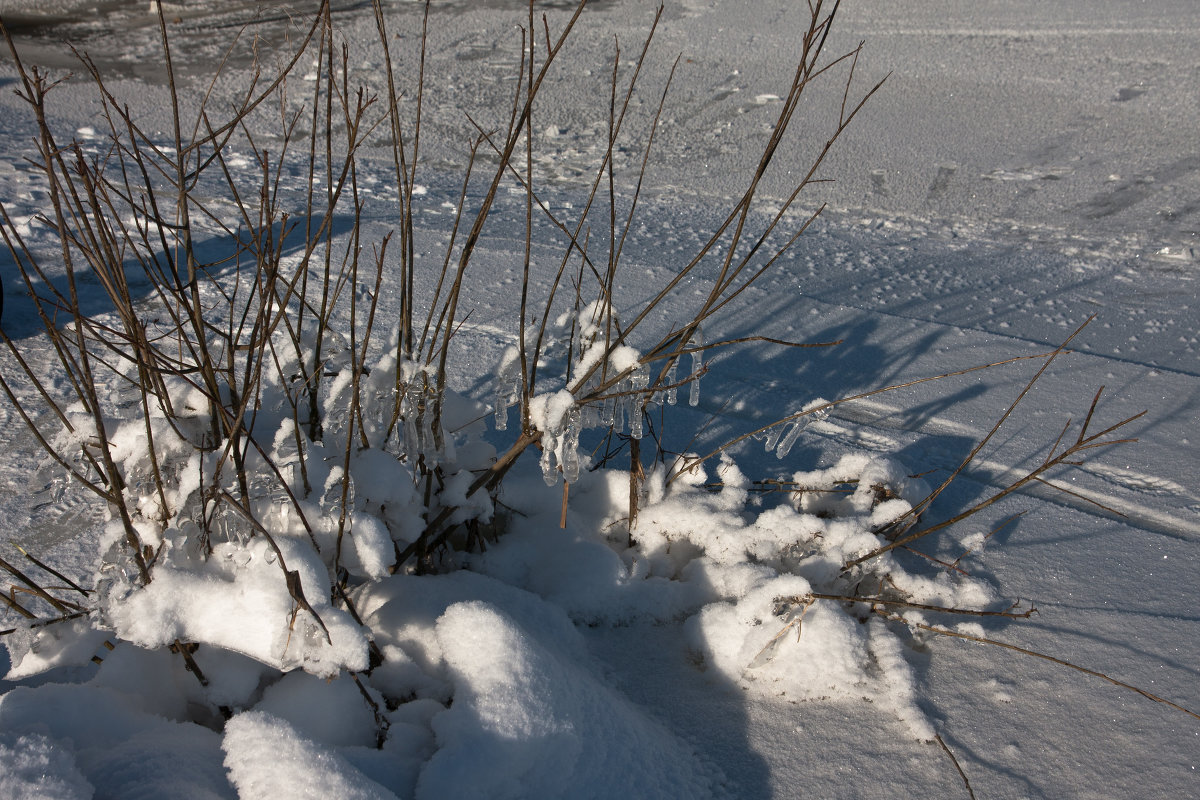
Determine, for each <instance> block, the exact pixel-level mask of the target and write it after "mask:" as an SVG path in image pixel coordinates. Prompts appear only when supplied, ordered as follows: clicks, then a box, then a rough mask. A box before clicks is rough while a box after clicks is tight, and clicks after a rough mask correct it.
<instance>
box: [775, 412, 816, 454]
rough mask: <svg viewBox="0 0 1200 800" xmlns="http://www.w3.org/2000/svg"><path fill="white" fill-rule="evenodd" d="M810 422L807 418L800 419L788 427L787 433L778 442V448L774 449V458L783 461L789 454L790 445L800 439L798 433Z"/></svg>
mask: <svg viewBox="0 0 1200 800" xmlns="http://www.w3.org/2000/svg"><path fill="white" fill-rule="evenodd" d="M811 421H812V420H810V419H809V418H808V417H801V418H800V419H798V420H795V421H794V422H792V424H791V425H790V426H788V431H787V433H786V434H785V435H784V436H783V438H782V439H780V440H779V447H777V448H776V449H775V457H776V458H779V459H783V458H785V457H786V456H787V454H788V453H790V452H791V450H792V445H794V444H795V443H796V440H797V439H799V438H800V432H801V431H803V430H804V429H805V428H807V427H808V423H809V422H811Z"/></svg>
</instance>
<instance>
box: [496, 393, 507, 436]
mask: <svg viewBox="0 0 1200 800" xmlns="http://www.w3.org/2000/svg"><path fill="white" fill-rule="evenodd" d="M495 406H496V430H498V431H506V430H508V393H507V392H505V391H504V388H503V387H501V386H500V383H499V381H497V382H496V400H495Z"/></svg>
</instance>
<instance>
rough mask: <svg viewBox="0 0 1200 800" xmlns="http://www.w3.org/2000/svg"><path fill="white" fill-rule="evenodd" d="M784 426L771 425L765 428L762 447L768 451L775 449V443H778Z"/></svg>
mask: <svg viewBox="0 0 1200 800" xmlns="http://www.w3.org/2000/svg"><path fill="white" fill-rule="evenodd" d="M785 427H786V426H784V425H773V426H772V427H770V428H769V429H768V430H767V432H766V438H765V440H764V441H763V447H764V448H765V449H766V451H767V452H768V453H770V452H771V451H773V450H774V449H775V445H777V444H779V436H780V435H781V434H782V433H783V429H784V428H785Z"/></svg>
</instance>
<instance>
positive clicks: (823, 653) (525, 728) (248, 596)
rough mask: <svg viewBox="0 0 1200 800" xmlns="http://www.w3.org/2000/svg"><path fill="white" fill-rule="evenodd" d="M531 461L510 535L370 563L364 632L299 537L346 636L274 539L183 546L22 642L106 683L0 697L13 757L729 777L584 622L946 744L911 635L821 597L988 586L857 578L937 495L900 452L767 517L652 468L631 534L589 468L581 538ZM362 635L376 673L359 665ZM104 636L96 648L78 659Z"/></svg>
mask: <svg viewBox="0 0 1200 800" xmlns="http://www.w3.org/2000/svg"><path fill="white" fill-rule="evenodd" d="M314 447H315V445H314ZM360 474H362V475H364V476H367V475H369V474H370V472H369V471H362V472H361V473H360ZM540 477H541V476H540V475H538V474H537V472H536V471H535V469H529V470H527V471H526V472H524V473H523V472H520V471H517V472H513V473H511V474H510V475H509V477H508V479H507V480H506V483H505V489H504V495H503V497H502V498H501V499H502V501H503V504H504V506H506V507H508V508H511V509H513V512H514V513H513V514H512V516H511V518H510V519H509V526H508V530H507V531H506V532H505V533H504V535H503V536H501V538H500V540H499V541H498V542H497V543H495V544H494V545H492V546H490V547H489V548H488V550H487V551H486V552H485V553H480V554H475V555H472V556H468V557H465V558H464V559H463V565H464V566H465V567H466V569H459V570H457V571H453V572H450V573H447V574H442V575H427V576H417V575H406V574H397V575H394V576H386V577H377V578H375V579H373V580H367V579H366V576H365V575H364V576H363V577H362V578H360V579H359V581H358V586H357V588H355V589H353V590H352V591H351V592H350V600H351V601H352V603H353V605H354V608H355V610H356V613H357V615H358V617H359V618H360V619H361V620H362V623H363V624H362V626H359V625H358V624H357V623H356V622H355V621H354V620H353V618H352V617H351V615H350V613H349V612H348V611H347V610H346V609H345V608H342V607H339V606H340V604H338V605H334V604H332V603H330V601H329V599H328V598H329V596H330V595H329V583H328V581H329V578H328V573H327V571H326V567H327V565H326V564H324V563H323V562H321V560H320V559H316V560H314V557H313V556H312V551H311V550H309V549H306V547H305V546H304V543H305V541H306V538H305V537H302V536H292V535H280V536H278V537H277V541H278V546H279V547H280V548H281V549H280V551H279V553H280V554H282V555H283V556H284V558H285V560H286V562H287V565H288V570H294V571H296V572H297V574H299V575H301V576H302V578H301V580H302V583H303V585H304V587H305V589H304V591H305V594H306V596H307V597H308V598H309V601H310V602H311V603H312V609H313V610H314V611H316V612H317V615H319V616H320V618H321V620H322V622H323V623H324V625H325V626H326V628H325V629H327V630H328V631H329V636H330V640H331V641H332V644H330V642H329V641H327V640H326V639H325V637H324V633H323V632H320V631H321V629H319V628H318V627H317V626H316V624H315V621H314V618H313V617H312V615H311V613H310V612H309V611H306V610H303V609H300V608H298V606H297V604H296V601H295V598H294V597H292V596H291V595H290V594H289V591H288V588H287V586H286V583H285V581H284V580H283V579H282V573H281V570H280V565H279V564H278V563H275V562H274V561H273V560H272V559H271V557H270V556H271V554H273V553H275V551H274V550H270V549H269V548H268V547H267V543H266V540H265V538H263V537H261V536H258V537H252V538H250V539H249V540H248V541H247V542H245V543H244V544H240V545H239V544H237V543H235V542H226V543H219V544H217V545H215V546H214V550H213V554H212V556H210V557H209V558H208V559H207V560H205V561H204V562H203V568H202V569H201V568H189V563H190V562H189V561H188V559H187V558H185V557H184V556H185V554H184V552H183V551H182V550H179V551H177V552H175V554H174V555H175V556H176V558H173V559H168V560H167V561H166V562H164V563H163V564H160V565H159V566H158V567H157V568H156V570H155V580H154V581H153V582H152V583H151V584H150V585H148V586H145V587H141V588H139V589H136V590H134V591H132V592H130V593H128V594H127V595H126V596H124V597H123V598H122V599H121V601H120V602H116V603H110V604H109V606H108V607H107V614H106V616H105V621H106V623H107V625H108V626H110V628H111V630H110V631H107V632H106V631H100V632H99V633H98V632H97V629H94V628H93V627H92V625H89V624H85V623H82V622H76V623H74V624H71V625H58V626H52V627H51V628H49V629H47V630H43V631H40V632H38V633H37V634H36V635H33V634H32V633H31V634H30V635H28V636H26V644H27V645H28V646H29V649H28V652H26V653H23V654H22V653H15V654H14V662H15V666H14V668H13V671H12V674H11V677H12V678H17V677H23V678H28V677H30V676H33V675H36V674H37V673H39V672H43V671H45V670H47V669H53V670H57V671H59V673H61V672H62V670H64V669H71V668H74V669H76V670H78V671H81V672H83V673H84V677H85V678H87V677H90V679H89V680H88V682H87V683H86V684H83V685H67V686H54V685H48V686H43V687H40V688H20V689H17V690H15V691H13V692H10V693H9V694H8V695H5V696H4V697H3V698H0V726H2V727H3V730H5V731H6V736H7V737H8V738H7V739H5V740H3V741H0V747H2V748H3V749H0V754H3V759H4V762H5V763H6V765H7V764H11V765H12V766H11V768H9V771H10V772H11V773H12V774H13V775H16V776H20V775H23V774H25V772H22V770H23V769H24V767H22V766H21V765H23V764H33V763H41V761H44V762H45V763H48V764H49V763H53V764H55V765H60V766H61V769H60V768H59V767H58V766H56V767H55V774H56V775H58V776H59V777H60V778H61V779H62V780H63V781H65V783H63V787H64V788H63V792H65V794H63V796H64V797H74V796H89V793H90V787H94V789H95V792H96V794H98V795H105V794H110V795H111V794H119V795H121V796H136V795H133V794H127V793H124V792H126V791H127V790H129V787H130V786H132V785H134V783H137V782H136V781H133V778H132V777H131V775H132V774H133V772H135V771H136V772H137V774H138V781H140V783H137V785H138V786H141V787H143V788H145V787H150V788H152V789H153V790H154V791H166V790H165V789H164V787H166V786H169V785H173V784H174V783H177V782H179V780H180V778H179V776H180V775H183V774H186V775H189V776H192V777H190V778H189V779H188V787H187V791H188V792H189V793H190V794H189V795H188V796H194V797H231V796H235V795H236V796H240V797H268V796H273V797H278V796H281V795H288V796H297V797H310V796H311V797H317V796H323V797H324V796H339V797H363V798H374V797H416V798H426V797H428V798H433V797H451V796H453V797H488V798H504V797H513V798H517V797H547V798H553V797H587V796H593V797H619V796H651V795H652V796H656V797H660V796H661V797H681V798H682V797H688V798H692V797H709V796H721V795H723V794H724V793H725V788H724V781H723V778H722V777H721V776H720V773H719V771H718V770H716V769H715V768H713V767H711V766H710V765H707V764H705V763H704V762H703V761H702V760H701V759H700V758H699V757H698V756H697V755H696V754H695V752H694V751H693V750H692V748H691V747H690V746H689V745H688V744H687V743H685V742H683V741H681V740H680V739H679V738H677V737H676V736H675V735H674V734H673V733H671V732H670V731H668V730H667V729H666V728H664V727H663V726H662V725H661V724H660V723H658V722H657V721H655V720H652V719H650V718H649V717H647V716H646V715H645V714H644V712H642V711H641V710H640V709H639V708H638V707H636V706H634V705H633V704H632V703H630V702H629V701H628V700H626V699H625V698H624V697H623V696H622V695H621V694H620V693H619V692H617V691H616V690H615V689H613V688H612V687H611V686H609V685H608V684H607V683H606V681H605V679H604V678H603V676H602V675H601V674H600V672H599V671H598V670H597V669H596V667H595V665H594V662H593V659H592V657H591V656H590V654H589V653H588V650H587V647H586V645H585V644H584V641H583V639H582V637H581V636H580V634H579V632H578V631H577V629H576V627H575V626H576V624H579V623H586V624H590V625H619V624H623V623H627V622H631V621H636V620H653V621H661V622H672V623H682V624H683V625H684V630H685V634H686V637H685V638H686V641H687V644H688V647H689V648H690V649H691V651H692V653H691V658H692V659H693V660H695V661H696V662H698V663H699V664H700V666H701V667H702V668H703V669H706V670H710V671H712V672H713V673H715V674H717V675H720V676H722V677H724V678H725V679H727V680H728V681H729V682H731V683H733V684H734V685H739V686H742V687H743V688H745V689H747V690H750V691H754V692H759V693H762V694H766V695H778V696H783V697H786V698H788V699H790V700H810V701H811V700H831V701H847V700H856V699H859V698H868V699H870V700H872V701H873V702H876V703H877V704H879V705H880V707H882V708H885V709H888V710H889V711H890V712H891V713H892V714H893V715H894V716H895V718H896V719H897V721H898V722H900V723H901V724H903V725H904V726H905V727H906V728H907V729H908V732H909V734H910V735H912V736H913V737H915V738H917V739H922V740H924V739H930V738H932V737H933V736H934V735H935V731H934V728H933V726H932V724H931V723H930V721H929V720H928V719H927V718H926V717H925V716H924V714H923V713H922V712H921V711H920V709H919V708H918V706H917V703H916V701H915V696H916V687H915V684H914V680H913V676H912V674H911V670H910V669H909V666H908V663H907V660H906V657H905V650H906V644H905V641H904V639H905V637H906V635H907V634H905V633H904V632H903V631H902V630H900V629H899V626H894V625H893V623H888V622H885V621H884V620H882V619H881V618H879V617H877V616H871V615H870V614H869V613H868V611H867V610H866V607H865V606H864V605H863V604H846V603H841V602H834V601H829V600H820V599H816V598H814V597H813V596H812V594H813V593H814V592H817V593H825V594H835V595H837V594H844V595H849V594H853V593H854V592H855V591H856V589H855V586H857V585H859V584H860V583H862V584H866V583H869V582H871V581H874V582H875V583H876V584H878V583H879V581H880V580H882V579H883V577H884V576H886V578H887V581H888V583H889V585H890V586H891V587H893V588H892V591H894V592H895V593H897V595H898V596H900V595H903V596H905V597H909V598H911V599H914V600H917V601H918V602H925V603H935V604H941V605H961V606H965V605H971V606H973V607H981V606H984V605H986V604H988V603H991V602H993V601H994V598H993V597H992V595H991V592H990V590H989V589H988V587H986V586H985V585H983V584H980V583H978V582H973V581H970V580H967V579H965V578H961V577H959V578H951V577H949V576H948V575H946V574H939V575H932V576H931V575H929V574H925V573H919V574H918V573H910V572H908V571H906V570H905V569H904V568H903V567H902V566H901V565H900V564H899V563H897V562H896V561H895V560H894V559H892V558H891V556H890V555H884V556H882V557H880V558H878V559H875V560H873V561H872V562H870V571H869V572H864V571H862V570H856V571H851V572H850V573H848V574H846V575H844V576H843V574H842V566H843V564H844V563H845V562H846V561H847V560H849V559H852V558H854V557H856V556H858V555H861V554H863V553H865V552H868V551H870V550H873V549H874V548H876V547H878V546H879V545H880V544H881V543H882V542H883V540H882V539H881V537H880V536H878V535H877V534H876V532H875V531H877V530H878V529H879V528H880V527H881V526H883V525H885V524H887V523H888V522H890V521H892V520H894V519H897V518H899V517H900V516H901V515H903V514H904V513H905V512H906V511H907V510H908V509H909V508H911V504H912V503H913V502H914V500H915V499H916V498H917V497H919V496H920V495H921V493H922V492H923V491H924V489H923V487H922V486H921V485H919V483H917V482H914V481H911V480H910V479H908V478H907V477H906V475H905V471H904V470H903V469H902V468H901V467H900V466H899V465H897V464H895V463H894V462H891V461H888V460H886V459H881V458H877V457H876V458H866V457H860V456H853V457H848V458H846V459H843V460H842V462H840V463H839V464H838V465H836V466H835V467H834V468H832V469H831V470H825V471H821V472H818V473H805V474H798V475H796V476H794V478H795V480H794V482H795V484H796V485H798V486H800V487H802V491H799V492H797V493H795V494H793V495H791V496H790V498H789V499H788V500H785V501H784V502H782V503H780V504H778V505H775V506H772V507H765V508H764V507H762V505H761V504H759V503H757V502H756V500H755V499H754V498H753V497H752V495H751V493H750V491H749V489H750V486H749V482H748V481H747V480H746V479H745V477H744V476H743V475H742V474H741V472H740V471H739V470H738V468H737V467H736V465H734V464H733V463H732V461H729V460H724V461H722V462H721V464H720V465H719V466H718V467H717V477H718V478H719V479H720V484H721V488H720V489H719V490H718V491H713V490H711V489H710V488H709V487H708V486H707V481H708V478H707V476H706V475H705V474H704V473H703V470H700V469H697V470H696V471H694V472H685V473H682V474H679V475H676V476H674V478H673V479H671V476H670V475H669V474H668V473H667V472H666V471H665V470H664V469H661V468H660V469H658V470H656V471H654V472H652V473H651V474H650V475H649V476H647V478H646V481H645V485H644V486H643V487H642V489H643V491H642V501H641V502H642V505H641V508H640V510H639V516H638V524H637V526H636V527H635V528H634V530H633V538H632V544H630V538H629V533H628V529H627V523H626V519H627V516H628V497H629V483H628V481H629V476H628V474H625V473H621V472H617V471H612V470H598V471H595V472H585V473H583V474H581V476H580V479H579V481H578V482H577V484H576V486H575V487H574V488H573V491H572V494H571V496H570V500H571V502H570V504H569V507H568V513H567V525H566V529H565V530H564V529H561V528H560V527H559V515H560V512H561V506H560V500H561V495H560V493H559V491H557V490H554V489H551V488H548V487H546V486H545V484H544V483H543V481H542V480H541V479H540ZM330 481H331V482H340V480H339V479H337V478H336V476H333V477H331V478H330ZM359 483H360V485H362V486H368V485H369V479H368V480H364V481H360V482H359ZM835 488H837V489H839V490H840V492H839V493H837V494H834V493H832V492H831V491H830V490H832V489H835ZM375 491H383V489H378V490H375ZM373 493H374V492H373ZM777 496H778V495H777ZM818 515H819V516H818ZM356 530H357V528H356ZM227 551H228V552H227ZM247 556H249V557H248V558H247ZM310 562H311V563H310ZM913 618H916V617H913ZM864 621H867V622H869V624H865V625H864V624H862V623H863V622H864ZM104 635H108V636H109V637H110V638H111V639H116V640H117V643H116V646H115V649H114V650H113V651H112V652H108V651H107V650H105V649H102V648H100V647H99V644H100V641H99V638H98V637H103V636H104ZM368 640H370V641H372V642H373V643H374V647H375V648H376V649H377V650H378V653H379V654H380V655H381V656H382V663H375V664H369V663H368V657H367V642H368ZM180 641H200V642H202V644H200V646H198V647H194V648H193V649H192V650H191V651H190V652H191V658H192V659H193V660H194V662H195V663H196V664H197V665H198V667H199V668H200V669H201V670H202V671H203V672H204V675H205V679H206V683H205V684H204V685H202V684H201V682H200V681H198V680H197V679H196V675H194V674H189V671H188V667H187V666H186V664H185V661H184V659H182V658H181V657H180V656H179V655H178V654H175V653H171V652H168V649H167V647H166V646H169V645H175V646H176V647H178V644H177V642H180ZM95 652H100V653H101V654H102V655H103V656H104V660H103V663H102V664H101V665H100V666H99V667H98V668H95V667H90V666H86V665H87V663H88V659H89V658H90V656H91V654H92V653H95ZM678 658H679V659H680V661H681V662H683V661H686V660H687V659H688V658H689V654H688V653H685V652H682V651H681V652H679V653H678ZM310 673H311V674H310ZM76 677H78V675H77V676H76ZM224 718H228V721H225V719H224ZM114 720H115V722H114ZM214 730H216V731H220V732H219V733H214ZM37 737H43V738H37ZM134 752H139V753H140V754H141V755H140V756H139V759H138V761H137V767H134V766H131V764H133V763H134V762H132V761H130V760H129V757H130V754H132V753H134ZM184 753H186V754H187V759H189V763H188V765H187V768H186V769H187V770H189V771H185V772H180V770H181V769H183V768H182V767H180V766H178V764H177V762H178V761H179V759H181V758H184ZM39 759H40V761H39ZM26 772H27V770H26ZM13 780H14V781H18V780H22V779H21V778H19V777H18V778H14V779H13ZM14 785H15V786H16V787H17V788H16V789H14V793H15V794H14V796H18V797H19V796H21V794H20V792H23V791H24V792H26V794H28V792H27V791H26V789H25V788H23V786H22V784H20V783H14ZM43 788H44V789H45V790H46V791H50V788H49V784H47V785H46V787H43ZM172 791H174V790H172ZM71 792H75V794H71ZM168 793H170V792H168ZM176 794H177V793H176Z"/></svg>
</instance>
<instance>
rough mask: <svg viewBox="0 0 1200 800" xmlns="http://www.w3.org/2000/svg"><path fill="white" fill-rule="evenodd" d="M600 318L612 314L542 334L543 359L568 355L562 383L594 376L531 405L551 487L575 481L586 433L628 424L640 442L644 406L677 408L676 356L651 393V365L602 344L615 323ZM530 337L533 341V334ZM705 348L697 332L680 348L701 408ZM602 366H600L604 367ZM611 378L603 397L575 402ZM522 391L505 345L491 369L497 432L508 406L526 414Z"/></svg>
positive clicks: (512, 353)
mask: <svg viewBox="0 0 1200 800" xmlns="http://www.w3.org/2000/svg"><path fill="white" fill-rule="evenodd" d="M605 314H611V311H610V310H608V309H605V308H604V307H602V306H600V305H598V304H593V305H591V306H588V307H586V308H584V309H581V310H580V311H578V312H575V313H568V314H564V315H563V316H562V317H560V318H559V319H558V320H557V321H556V323H555V325H554V326H553V328H551V329H548V330H547V334H546V337H545V342H546V344H545V346H544V351H543V357H542V359H541V361H542V362H549V361H551V360H552V359H553V358H554V357H555V356H556V355H564V354H566V355H567V359H566V360H567V362H568V363H569V364H570V370H569V372H568V371H567V370H564V372H567V378H566V380H567V381H570V379H571V378H570V376H571V375H583V374H588V373H590V374H591V377H590V378H588V379H587V380H586V381H585V382H584V384H583V386H582V387H580V388H579V389H578V390H577V393H576V394H573V393H572V392H571V391H569V390H568V389H565V388H564V389H560V390H558V391H556V392H549V393H545V394H539V395H535V396H534V397H532V398H531V399H530V400H529V409H528V411H529V419H530V422H531V424H532V425H533V426H534V427H535V428H537V429H538V430H540V431H541V432H542V440H541V445H542V457H541V468H542V478H543V479H544V480H545V481H546V485H547V486H554V485H556V484H557V483H558V477H559V474H560V473H561V474H562V476H563V479H564V480H565V481H566V482H567V483H574V482H575V481H576V480H577V479H578V478H579V472H580V469H581V468H582V466H583V465H582V464H581V462H580V457H579V435H580V433H582V432H583V431H584V430H587V429H589V428H600V429H602V430H612V431H613V432H615V433H618V434H626V426H628V433H627V435H628V436H629V437H630V438H632V439H641V438H642V435H643V433H644V416H645V415H644V409H645V406H646V404H647V403H649V402H652V401H654V399H655V398H656V397H658V396H660V395H661V396H662V397H663V400H664V402H665V403H666V404H667V405H675V404H676V403H677V402H678V398H679V391H678V390H679V383H680V380H679V377H678V365H679V360H680V358H681V356H674V357H672V358H671V359H670V360H669V362H668V363H667V365H666V370H665V372H664V373H663V375H662V377H661V379H660V381H659V384H658V385H660V386H661V387H662V388H661V389H658V390H654V391H651V390H650V389H649V387H650V381H651V371H652V369H653V368H654V366H653V365H654V364H655V361H654V360H650V361H648V362H647V361H643V360H642V356H641V354H639V353H638V352H637V351H636V350H634V349H633V348H631V347H628V346H626V345H617V346H610V345H609V344H607V341H606V338H605V336H604V326H605V325H611V324H612V320H610V319H607V318H605V317H604V315H605ZM531 333H536V332H535V331H531ZM529 339H530V340H531V341H532V336H530V337H529ZM703 347H704V334H703V332H702V331H701V329H700V328H699V326H697V327H696V328H695V330H694V332H693V333H692V335H691V337H690V338H689V340H688V342H687V345H686V346H685V347H684V348H683V352H685V353H688V354H689V355H690V356H691V365H692V368H691V373H690V377H688V378H685V379H684V380H685V381H686V382H687V384H688V391H689V396H688V404H689V405H691V406H697V405H699V404H700V372H701V370H702V367H703ZM601 360H603V361H604V362H605V363H604V364H601V363H600V362H601ZM613 375H623V376H624V377H622V378H621V379H620V380H619V381H617V382H616V383H615V384H614V385H612V386H611V387H610V388H609V389H607V390H606V391H605V392H604V394H603V396H602V397H601V398H600V399H598V400H593V401H589V402H585V403H581V402H579V399H578V398H579V397H588V396H590V395H592V394H594V393H595V391H596V390H597V389H598V388H599V387H600V386H601V385H602V384H604V383H608V382H609V381H610V380H611V376H613ZM523 388H524V387H523V386H522V379H521V362H520V350H519V349H518V348H516V347H509V348H508V350H507V351H506V352H505V354H504V356H503V357H502V358H501V361H500V366H499V367H498V368H497V370H496V399H495V404H494V409H495V415H496V430H501V431H502V430H506V429H507V427H508V410H509V408H510V407H512V406H514V405H515V406H517V409H518V412H520V413H521V415H522V416H523V415H524V411H525V409H524V408H523V406H522V405H521V404H522V402H523V400H524V396H525V395H524V392H523V391H522V389H523Z"/></svg>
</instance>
